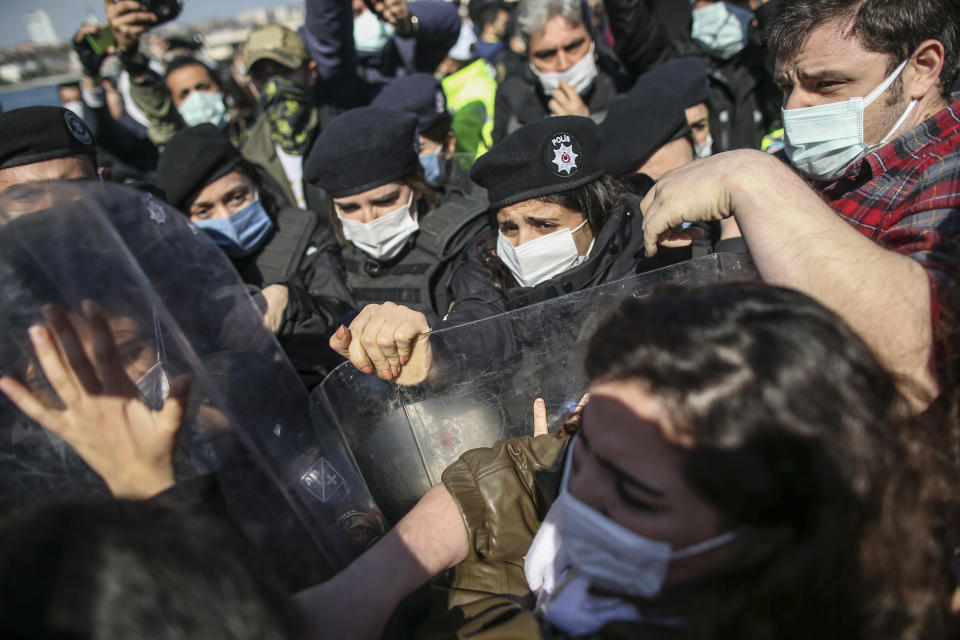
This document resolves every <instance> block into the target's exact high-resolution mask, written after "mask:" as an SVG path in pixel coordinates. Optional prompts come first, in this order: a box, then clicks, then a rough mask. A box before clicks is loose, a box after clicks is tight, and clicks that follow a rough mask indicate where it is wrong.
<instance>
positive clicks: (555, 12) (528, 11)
mask: <svg viewBox="0 0 960 640" xmlns="http://www.w3.org/2000/svg"><path fill="white" fill-rule="evenodd" d="M517 11H518V13H517V33H518V35H519V36H520V37H521V38H522V39H523V41H524V42H525V43H529V42H530V36H532V35H533V34H535V33H537V32H538V31H541V30H543V28H544V27H545V26H546V25H547V22H549V21H550V19H551V18H553V17H554V16H563V17H564V18H566V19H567V20H569V21H570V22H571V23H573V24H575V25H577V24H583V5H582V4H581V3H580V0H523V2H521V3H520V8H519V9H518V10H517Z"/></svg>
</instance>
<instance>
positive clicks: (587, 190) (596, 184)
mask: <svg viewBox="0 0 960 640" xmlns="http://www.w3.org/2000/svg"><path fill="white" fill-rule="evenodd" d="M622 192H623V185H622V184H620V182H619V181H618V180H617V179H616V178H614V177H612V176H602V177H601V178H598V179H597V180H594V181H593V182H588V183H587V184H585V185H581V186H579V187H575V188H573V189H569V190H567V191H561V192H559V193H552V194H550V195H546V196H542V197H540V198H536V200H537V201H538V202H543V203H545V204H557V205H560V206H561V207H566V208H567V209H571V210H573V211H579V212H580V213H581V214H583V217H585V218H586V219H587V225H588V226H589V227H590V230H591V231H592V232H593V235H594V236H596V235H597V234H599V233H600V230H601V229H603V226H604V225H605V224H606V222H607V219H608V218H609V217H610V215H611V213H613V207H614V205H615V204H616V202H617V198H619V197H620V194H621V193H622ZM497 211H499V210H497V209H494V210H491V211H490V227H491V229H492V230H493V234H492V235H491V236H490V237H485V238H482V239H481V240H479V241H477V242H476V244H475V246H474V250H475V251H476V252H477V255H478V256H479V258H480V262H481V263H482V264H483V265H484V266H485V267H486V268H487V269H488V270H489V271H490V278H491V280H492V281H493V284H494V286H496V287H497V289H498V290H499V291H501V292H504V291H506V290H507V289H509V288H510V287H515V286H517V280H516V278H514V277H513V274H512V273H510V269H508V268H507V266H506V265H505V264H503V262H501V261H500V259H499V258H498V257H497V226H498V225H497Z"/></svg>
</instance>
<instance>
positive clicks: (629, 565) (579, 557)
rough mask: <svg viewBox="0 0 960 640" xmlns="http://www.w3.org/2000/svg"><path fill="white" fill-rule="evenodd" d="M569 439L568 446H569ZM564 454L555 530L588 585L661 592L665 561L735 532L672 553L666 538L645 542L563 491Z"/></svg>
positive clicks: (565, 478)
mask: <svg viewBox="0 0 960 640" xmlns="http://www.w3.org/2000/svg"><path fill="white" fill-rule="evenodd" d="M574 444H575V443H571V444H570V446H571V447H572V446H574ZM572 458H573V455H572V452H571V454H570V455H568V456H567V462H566V467H565V468H564V471H563V481H562V483H561V486H560V495H559V496H557V502H558V503H559V504H560V506H561V509H562V516H561V519H560V522H559V524H558V532H559V534H560V537H561V539H562V540H563V545H564V549H565V551H566V553H567V556H568V557H569V559H570V563H571V564H572V566H573V568H574V569H575V570H576V571H577V572H579V573H580V574H581V575H583V576H585V577H586V578H587V579H588V580H589V581H590V583H591V584H592V585H594V586H596V587H600V588H602V589H607V590H609V591H613V592H614V593H620V594H624V595H629V596H640V597H643V598H652V597H654V596H656V595H658V594H659V593H660V592H661V591H662V590H663V583H664V581H665V580H666V577H667V570H668V569H669V567H670V562H672V561H673V560H679V559H680V558H688V557H690V556H693V555H697V554H700V553H704V552H706V551H709V550H711V549H716V548H717V547H720V546H723V545H725V544H728V543H730V542H731V541H733V540H734V539H736V537H737V536H738V535H739V531H738V530H733V531H728V532H727V533H724V534H721V535H719V536H716V537H715V538H710V539H709V540H704V541H703V542H700V543H697V544H695V545H693V546H690V547H687V548H685V549H681V550H679V551H674V550H673V548H672V547H671V546H670V545H669V544H668V543H666V542H660V541H659V540H651V539H649V538H645V537H643V536H641V535H640V534H638V533H634V532H633V531H631V530H629V529H627V528H626V527H624V526H623V525H620V524H618V523H616V522H614V521H613V520H611V519H610V518H607V517H606V516H604V515H603V514H601V513H600V512H599V511H597V510H596V509H594V508H592V507H590V506H588V505H587V504H585V503H583V502H581V501H580V500H578V499H577V498H576V497H574V495H573V494H571V493H570V492H569V491H568V490H567V484H568V482H569V479H570V460H571V459H572Z"/></svg>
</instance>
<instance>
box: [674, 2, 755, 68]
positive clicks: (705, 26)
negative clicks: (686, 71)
mask: <svg viewBox="0 0 960 640" xmlns="http://www.w3.org/2000/svg"><path fill="white" fill-rule="evenodd" d="M751 22H753V12H751V11H748V10H747V9H741V8H740V7H734V6H733V5H730V4H728V3H726V2H714V3H713V4H711V5H709V6H706V7H701V8H699V9H694V10H693V27H692V28H691V30H690V37H691V38H693V40H694V41H695V42H696V43H697V44H699V45H700V46H701V47H702V48H703V50H704V51H706V52H707V53H709V54H710V55H711V56H713V57H715V58H720V59H721V60H727V59H729V58H732V57H733V56H735V55H737V54H738V53H740V52H741V51H743V49H744V48H745V47H746V46H747V34H748V33H749V29H750V23H751Z"/></svg>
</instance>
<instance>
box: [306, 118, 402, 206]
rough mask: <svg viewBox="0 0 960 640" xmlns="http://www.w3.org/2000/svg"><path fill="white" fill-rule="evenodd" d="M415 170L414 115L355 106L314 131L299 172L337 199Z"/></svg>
mask: <svg viewBox="0 0 960 640" xmlns="http://www.w3.org/2000/svg"><path fill="white" fill-rule="evenodd" d="M419 167H420V160H419V159H418V158H417V117H416V116H415V115H413V114H412V113H407V112H406V111H392V110H390V109H380V108H377V107H359V108H357V109H351V110H350V111H347V112H345V113H343V114H341V115H339V116H337V117H336V118H334V119H333V121H332V122H331V123H330V124H329V125H327V127H326V128H325V129H324V130H323V131H322V132H321V133H320V135H319V137H317V140H316V142H314V143H313V148H312V149H311V150H310V154H309V155H308V156H307V161H306V162H305V163H304V167H303V174H304V177H305V178H306V180H307V182H309V183H310V184H313V185H317V186H319V187H320V188H321V189H323V190H325V191H326V192H327V193H329V194H330V195H331V196H332V197H334V198H342V197H345V196H352V195H354V194H356V193H361V192H363V191H367V190H369V189H374V188H376V187H379V186H380V185H384V184H387V183H388V182H391V181H393V180H399V179H400V178H402V177H404V176H407V175H409V174H411V173H413V172H415V171H416V170H417V169H418V168H419Z"/></svg>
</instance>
